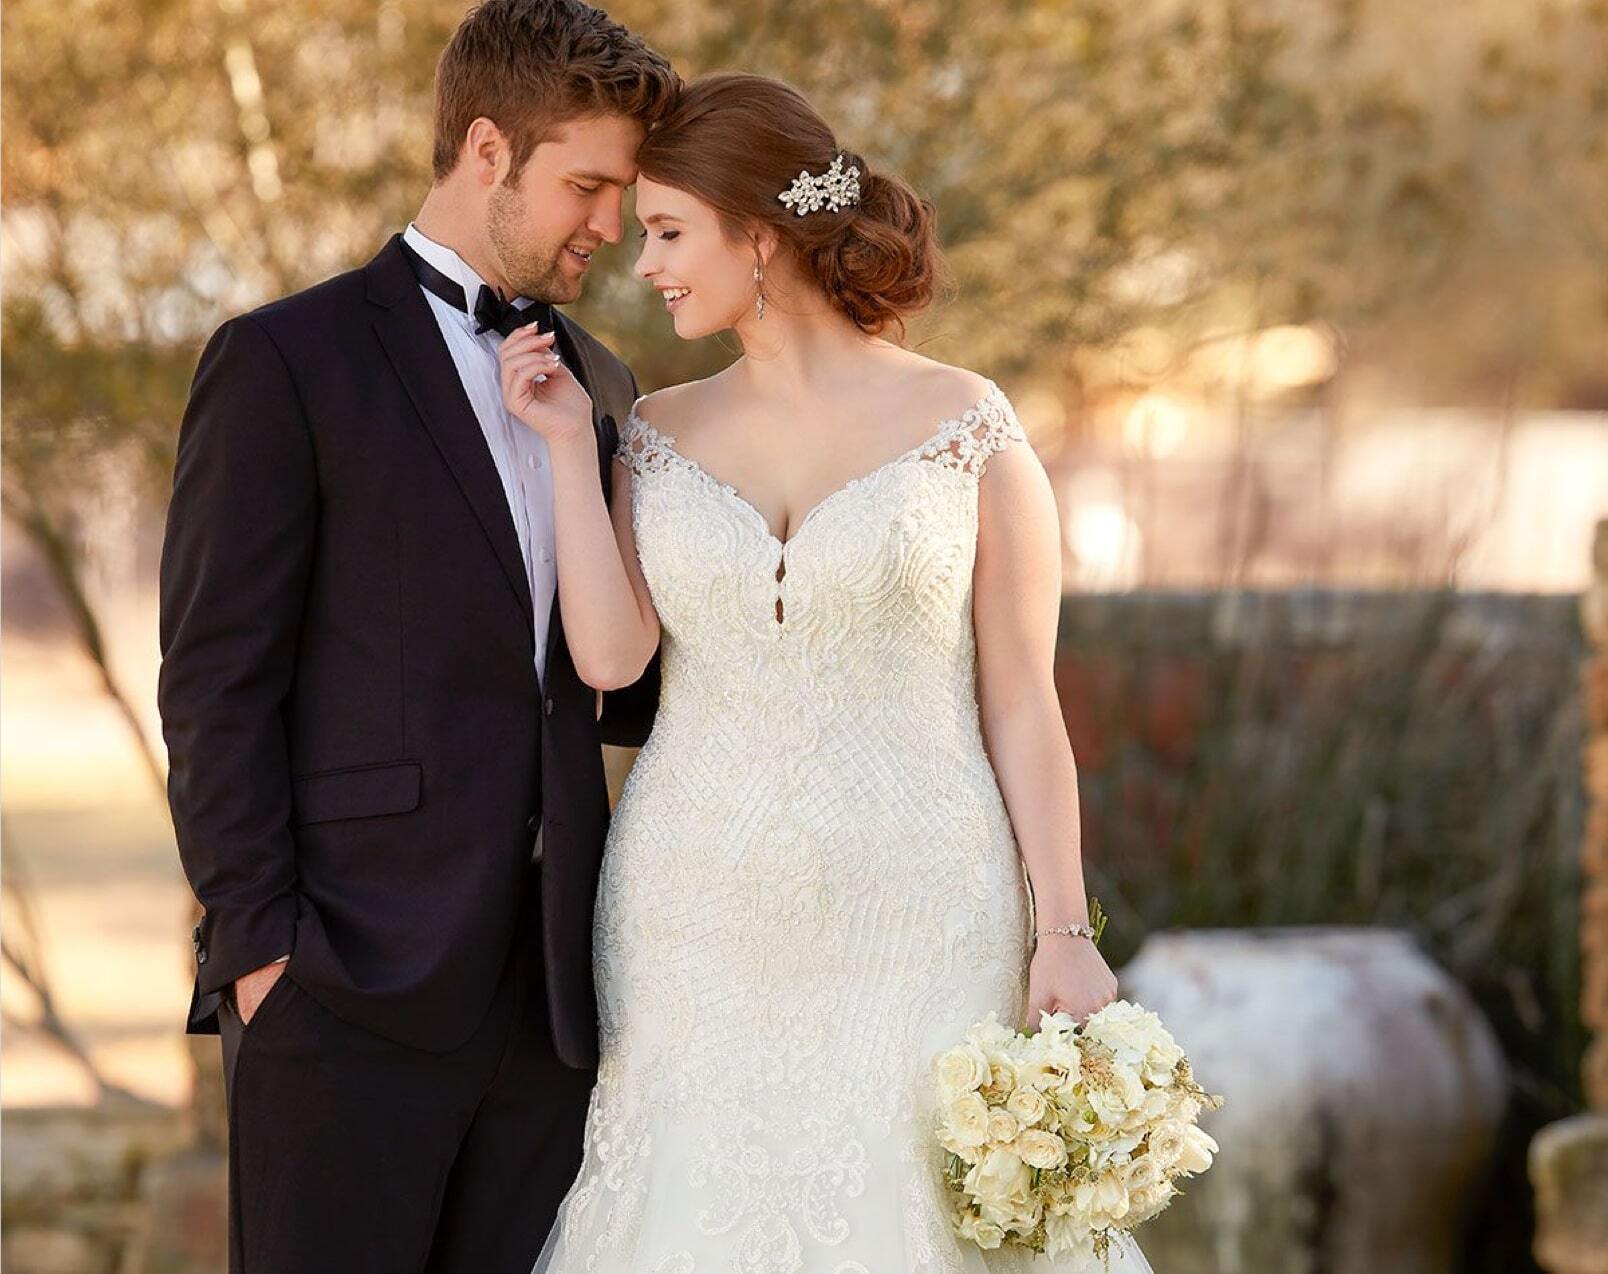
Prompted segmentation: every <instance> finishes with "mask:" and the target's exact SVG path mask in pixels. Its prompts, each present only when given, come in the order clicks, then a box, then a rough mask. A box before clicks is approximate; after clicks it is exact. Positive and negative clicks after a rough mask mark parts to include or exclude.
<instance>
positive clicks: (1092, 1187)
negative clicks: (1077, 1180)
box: [1072, 1172, 1129, 1227]
mask: <svg viewBox="0 0 1608 1274" xmlns="http://www.w3.org/2000/svg"><path fill="white" fill-rule="evenodd" d="M1072 1197H1073V1201H1074V1203H1075V1205H1076V1207H1077V1208H1078V1209H1079V1210H1080V1211H1082V1212H1083V1213H1085V1214H1086V1215H1087V1216H1088V1217H1089V1219H1090V1222H1091V1224H1093V1225H1094V1226H1097V1227H1098V1226H1102V1225H1109V1224H1111V1223H1112V1222H1113V1221H1120V1220H1121V1219H1122V1218H1123V1217H1124V1216H1126V1215H1127V1214H1128V1208H1129V1201H1128V1188H1127V1187H1126V1186H1125V1185H1123V1184H1122V1182H1121V1181H1120V1180H1119V1179H1118V1178H1117V1175H1116V1174H1115V1173H1109V1172H1108V1173H1106V1174H1104V1175H1103V1176H1100V1177H1097V1178H1096V1179H1095V1180H1093V1181H1085V1182H1082V1183H1081V1184H1079V1185H1078V1186H1076V1187H1074V1188H1073V1191H1072Z"/></svg>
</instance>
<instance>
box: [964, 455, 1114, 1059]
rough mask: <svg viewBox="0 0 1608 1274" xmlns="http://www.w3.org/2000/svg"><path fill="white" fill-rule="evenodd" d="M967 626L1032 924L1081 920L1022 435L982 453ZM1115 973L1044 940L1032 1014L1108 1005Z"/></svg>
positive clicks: (1045, 524) (1037, 479)
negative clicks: (1023, 867)
mask: <svg viewBox="0 0 1608 1274" xmlns="http://www.w3.org/2000/svg"><path fill="white" fill-rule="evenodd" d="M972 580H973V597H972V623H973V628H974V630H975V632H976V634H977V701H978V706H979V708H980V710H981V715H982V726H983V735H984V741H985V742H986V743H987V745H988V754H989V759H990V760H991V761H992V763H993V766H994V773H995V775H996V777H997V778H998V780H999V785H1000V793H1001V795H1002V796H1003V797H1004V798H1005V807H1006V809H1007V810H1008V811H1009V813H1010V817H1011V827H1012V829H1013V831H1014V832H1015V834H1016V841H1017V845H1018V846H1019V848H1020V849H1021V852H1022V858H1023V860H1024V861H1025V862H1026V864H1027V871H1028V878H1029V879H1030V880H1031V881H1032V884H1033V896H1034V900H1035V903H1036V911H1037V915H1036V917H1035V922H1036V925H1037V927H1038V928H1039V929H1051V928H1055V927H1056V926H1058V925H1066V924H1084V923H1087V921H1088V918H1089V917H1088V899H1087V897H1086V895H1085V891H1084V882H1083V856H1082V851H1081V847H1080V843H1079V822H1078V774H1077V766H1076V764H1075V762H1074V761H1073V757H1072V745H1071V743H1070V741H1069V740H1068V739H1067V734H1066V723H1065V721H1064V719H1063V718H1062V715H1061V706H1060V700H1059V697H1058V696H1057V695H1056V692H1055V678H1054V666H1055V636H1056V626H1057V620H1058V618H1059V614H1060V604H1061V533H1060V522H1059V518H1058V515H1057V513H1056V508H1055V495H1054V492H1053V491H1052V490H1051V488H1050V480H1049V475H1048V474H1046V473H1045V471H1044V466H1043V464H1042V463H1041V462H1040V461H1039V459H1038V457H1037V456H1036V455H1035V454H1034V453H1033V451H1032V449H1031V448H1030V447H1028V446H1027V445H1026V444H1025V443H1019V444H1018V445H1016V446H1010V447H1006V448H1005V449H1004V450H1002V451H1000V452H998V453H997V454H995V455H993V456H992V457H990V459H989V461H988V465H987V468H986V469H985V471H984V473H983V477H982V479H981V484H980V489H979V493H978V530H977V562H976V566H975V568H974V571H973V576H972ZM1115 986H1116V979H1115V978H1114V977H1113V976H1112V975H1111V972H1110V970H1109V969H1108V968H1107V967H1106V965H1105V962H1104V961H1103V960H1102V959H1101V957H1100V956H1099V954H1098V953H1097V952H1096V951H1095V948H1094V946H1093V944H1092V943H1091V942H1090V941H1089V940H1088V939H1087V938H1083V937H1074V936H1066V935H1060V934H1056V935H1052V936H1048V937H1045V938H1044V939H1042V940H1041V942H1040V945H1039V950H1038V953H1037V954H1036V955H1035V956H1034V960H1033V970H1032V976H1031V977H1030V979H1029V996H1030V1003H1029V1013H1028V1019H1027V1021H1028V1024H1029V1025H1030V1026H1033V1027H1036V1026H1037V1025H1038V1010H1040V1009H1046V1010H1052V1009H1054V1008H1065V1009H1066V1010H1068V1011H1069V1012H1071V1013H1073V1014H1075V1015H1077V1016H1079V1017H1080V1018H1081V1017H1082V1016H1084V1015H1086V1014H1088V1013H1090V1012H1092V1011H1093V1010H1094V1009H1096V1008H1098V1007H1100V1006H1101V1005H1102V1004H1105V1003H1107V1002H1109V1001H1110V999H1111V996H1112V994H1113V993H1114V991H1115Z"/></svg>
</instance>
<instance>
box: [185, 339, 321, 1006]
mask: <svg viewBox="0 0 1608 1274" xmlns="http://www.w3.org/2000/svg"><path fill="white" fill-rule="evenodd" d="M317 507H318V506H317V479H316V473H315V468H314V458H313V446H312V440H311V437H310V435H309V433H308V429H307V423H306V420H305V417H304V415H303V412H302V408H301V404H300V400H299V398H298V396H297V393H296V388H295V385H294V383H293V382H292V380H291V376H290V371H289V368H288V367H287V366H286V365H285V362H284V360H283V358H282V357H281V356H280V354H279V351H278V349H277V348H276V347H275V345H274V344H273V341H272V340H271V339H270V337H269V336H268V334H267V333H266V332H265V331H264V330H263V329H262V327H261V326H260V325H259V324H258V323H257V322H256V321H255V320H253V319H251V318H250V317H249V316H248V317H244V318H237V319H232V320H230V321H229V322H228V323H225V324H224V325H223V326H222V327H221V328H219V329H218V331H217V332H215V333H214V334H213V336H212V339H211V340H210V341H209V342H208V344H207V347H206V349H205V351H204V352H203V353H202V355H201V361H200V365H199V367H198V368H197V370H196V376H195V381H194V383H193V385H192V386H191V390H190V400H189V404H188V406H187V407H186V409H185V413H184V419H183V422H182V424H181V425H180V429H179V439H178V454H177V458H176V462H175V466H174V479H173V498H172V501H171V503H170V504H169V506H168V515H167V526H166V533H165V536H164V538H163V544H162V563H161V570H160V607H161V611H160V616H161V617H160V636H161V651H162V663H161V670H160V673H159V676H158V682H157V704H158V708H159V709H160V712H161V717H162V734H163V738H164V739H165V741H166V743H167V750H168V785H167V786H168V805H169V808H170V809H171V811H172V814H173V824H174V829H175V832H176V834H177V838H178V847H179V858H180V861H181V862H182V864H183V867H184V874H185V876H186V877H188V879H189V882H190V887H191V889H192V890H194V892H195V896H196V898H197V899H199V901H200V903H201V906H202V908H203V911H204V915H203V917H202V920H201V924H200V925H199V926H198V927H197V931H196V940H195V949H196V960H197V964H198V970H197V987H198V990H199V992H200V993H202V994H208V993H211V992H214V991H218V990H221V989H222V988H224V987H226V986H228V985H229V984H230V983H232V982H233V981H234V980H235V979H236V978H238V977H240V976H241V975H242V974H245V973H249V972H251V971H252V970H253V969H256V968H260V967H261V966H263V965H265V964H269V963H271V962H272V961H273V960H274V959H275V958H276V957H278V956H281V955H283V954H284V953H285V952H287V951H290V950H292V949H293V946H294V943H295V933H296V914H297V899H296V895H295V892H294V891H295V884H296V855H295V847H294V844H293V842H292V840H291V835H290V808H291V784H290V758H289V749H288V745H287V732H286V728H285V715H284V714H285V710H286V700H287V697H288V694H289V691H290V686H291V683H292V678H293V676H294V672H295V661H296V648H297V640H298V633H299V630H300V626H301V619H302V609H303V605H304V599H305V594H306V586H307V579H308V573H309V568H310V563H311V560H312V551H313V540H314V535H315V531H316V519H317Z"/></svg>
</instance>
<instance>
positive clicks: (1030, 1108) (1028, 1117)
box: [1005, 1086, 1050, 1127]
mask: <svg viewBox="0 0 1608 1274" xmlns="http://www.w3.org/2000/svg"><path fill="white" fill-rule="evenodd" d="M1005 1109H1006V1110H1008V1111H1010V1112H1011V1114H1013V1115H1015V1116H1016V1118H1017V1120H1018V1121H1020V1122H1021V1124H1022V1125H1023V1126H1024V1127H1026V1126H1031V1125H1032V1124H1036V1123H1038V1122H1039V1120H1041V1119H1043V1118H1044V1116H1045V1115H1046V1114H1048V1113H1049V1109H1050V1103H1049V1101H1048V1099H1046V1098H1045V1096H1044V1094H1043V1093H1041V1092H1039V1090H1038V1089H1036V1088H1031V1087H1027V1086H1023V1087H1021V1088H1018V1089H1016V1090H1015V1091H1014V1092H1013V1093H1011V1095H1010V1096H1009V1097H1008V1098H1006V1100H1005Z"/></svg>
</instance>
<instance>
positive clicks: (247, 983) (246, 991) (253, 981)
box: [234, 960, 285, 1026]
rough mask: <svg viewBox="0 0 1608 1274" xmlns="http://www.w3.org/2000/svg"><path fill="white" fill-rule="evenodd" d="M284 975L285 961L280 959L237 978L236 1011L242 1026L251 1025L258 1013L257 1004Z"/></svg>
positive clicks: (235, 990)
mask: <svg viewBox="0 0 1608 1274" xmlns="http://www.w3.org/2000/svg"><path fill="white" fill-rule="evenodd" d="M284 976H285V962H284V961H283V960H279V961H276V962H275V963H273V964H265V965H263V966H262V968H260V969H253V970H252V971H251V972H250V973H247V974H245V975H243V976H241V977H238V978H236V979H235V983H234V1002H235V1012H236V1013H238V1014H240V1023H241V1025H242V1026H249V1025H251V1019H252V1018H254V1017H255V1016H256V1015H257V1006H258V1005H260V1004H261V1003H262V1002H263V999H264V997H266V996H267V994H268V992H269V991H271V990H272V989H273V985H274V983H275V982H277V981H279V979H280V978H282V977H284Z"/></svg>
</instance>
